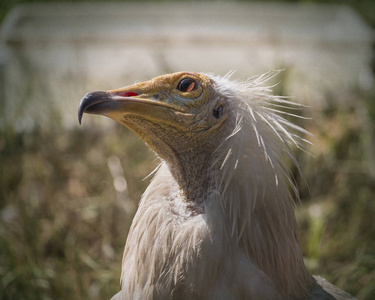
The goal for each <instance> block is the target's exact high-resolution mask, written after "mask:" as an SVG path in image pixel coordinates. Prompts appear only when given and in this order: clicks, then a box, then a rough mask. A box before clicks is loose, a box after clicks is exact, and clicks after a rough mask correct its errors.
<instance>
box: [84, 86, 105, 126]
mask: <svg viewBox="0 0 375 300" xmlns="http://www.w3.org/2000/svg"><path fill="white" fill-rule="evenodd" d="M110 99H111V95H110V94H108V93H107V92H105V91H95V92H91V93H87V94H85V95H84V96H83V97H82V99H81V100H80V102H79V105H78V122H79V124H81V123H82V117H83V113H84V112H85V111H86V109H88V108H89V107H90V106H92V105H94V104H97V103H100V102H102V101H105V100H110Z"/></svg>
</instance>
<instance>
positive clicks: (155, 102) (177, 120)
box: [79, 72, 227, 158]
mask: <svg viewBox="0 0 375 300" xmlns="http://www.w3.org/2000/svg"><path fill="white" fill-rule="evenodd" d="M213 87H214V82H213V81H212V80H211V79H210V78H209V77H208V76H206V75H203V74H199V73H190V72H178V73H173V74H167V75H161V76H158V77H155V78H153V79H152V80H149V81H146V82H141V83H137V84H134V85H131V86H127V87H123V88H119V89H115V90H109V91H106V92H92V93H89V94H87V95H86V96H85V97H84V98H83V99H82V100H81V103H80V107H79V119H81V118H82V115H83V113H90V114H99V115H105V116H107V117H109V118H111V119H114V120H116V121H117V122H119V123H122V124H123V125H125V126H127V127H129V128H130V129H132V130H133V131H134V132H135V133H137V134H138V135H139V136H140V137H141V138H142V139H143V140H144V141H145V142H146V143H147V144H148V145H149V146H150V147H151V148H152V149H153V150H155V151H156V152H157V153H158V154H159V155H160V156H161V157H162V158H168V156H169V155H170V154H167V153H166V152H170V151H167V150H166V149H165V148H166V147H167V148H174V149H175V148H176V147H179V145H184V146H186V147H187V146H188V145H189V143H191V142H192V141H193V139H194V142H196V141H199V140H200V139H202V138H205V136H206V134H207V132H210V133H211V134H212V130H215V129H216V128H218V127H221V125H222V124H223V122H224V121H225V119H226V116H227V111H226V109H225V107H224V105H223V103H222V100H221V99H220V97H218V96H217V95H216V94H215V91H214V88H213ZM215 112H216V113H215ZM217 112H219V113H217ZM172 137H173V138H172ZM216 142H217V141H215V143H216ZM175 143H177V144H178V145H176V144H175ZM195 146H197V145H195Z"/></svg>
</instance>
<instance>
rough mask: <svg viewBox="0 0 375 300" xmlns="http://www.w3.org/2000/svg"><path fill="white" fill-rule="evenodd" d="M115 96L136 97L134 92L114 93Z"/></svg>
mask: <svg viewBox="0 0 375 300" xmlns="http://www.w3.org/2000/svg"><path fill="white" fill-rule="evenodd" d="M116 95H118V96H121V97H134V96H137V95H138V94H137V93H134V92H123V93H121V92H120V93H116Z"/></svg>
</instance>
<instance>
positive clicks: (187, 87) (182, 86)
mask: <svg viewBox="0 0 375 300" xmlns="http://www.w3.org/2000/svg"><path fill="white" fill-rule="evenodd" d="M197 87H198V83H197V82H196V81H195V80H194V79H191V78H184V79H182V80H181V81H180V83H179V84H178V86H177V89H178V90H179V91H180V92H183V93H185V92H191V91H194V90H196V89H197Z"/></svg>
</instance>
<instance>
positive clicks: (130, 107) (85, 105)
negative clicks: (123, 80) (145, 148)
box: [78, 91, 183, 124]
mask: <svg viewBox="0 0 375 300" xmlns="http://www.w3.org/2000/svg"><path fill="white" fill-rule="evenodd" d="M135 95H136V94H135ZM157 108H159V109H157ZM171 110H173V111H176V112H180V113H183V111H182V110H180V109H178V108H177V107H175V106H172V105H170V104H167V103H165V102H161V101H156V100H150V99H147V98H140V97H135V96H132V97H124V96H121V95H119V93H116V92H111V91H109V92H105V91H95V92H91V93H87V94H86V95H85V96H84V97H83V98H82V99H81V101H80V103H79V107H78V121H79V123H80V124H81V120H82V116H83V113H88V114H95V115H104V116H107V117H109V118H111V119H114V120H116V121H120V120H121V118H123V117H124V115H130V114H132V115H139V116H143V117H148V118H157V119H165V118H168V115H170V111H171Z"/></svg>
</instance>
